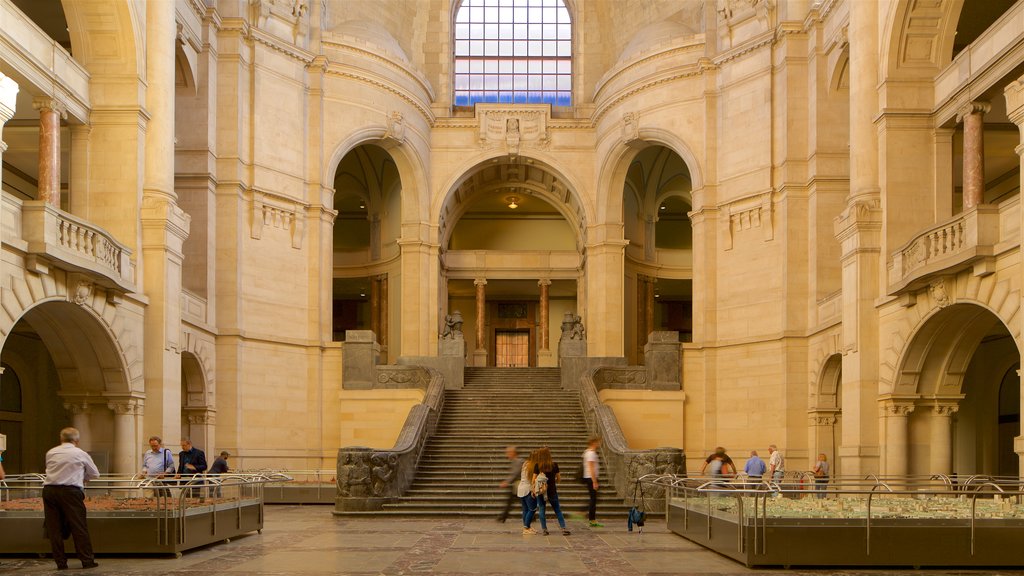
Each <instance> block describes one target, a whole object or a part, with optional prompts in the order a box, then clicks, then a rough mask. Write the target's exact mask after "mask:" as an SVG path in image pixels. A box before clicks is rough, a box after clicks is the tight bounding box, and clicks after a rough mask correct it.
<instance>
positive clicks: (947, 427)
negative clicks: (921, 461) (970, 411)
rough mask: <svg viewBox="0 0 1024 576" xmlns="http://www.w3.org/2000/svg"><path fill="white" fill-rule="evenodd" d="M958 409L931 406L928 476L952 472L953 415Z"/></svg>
mask: <svg viewBox="0 0 1024 576" xmlns="http://www.w3.org/2000/svg"><path fill="white" fill-rule="evenodd" d="M958 409H959V406H957V405H956V404H936V405H935V406H932V418H931V435H930V440H931V442H930V444H931V454H930V457H929V461H930V464H929V467H928V473H929V474H951V473H952V472H953V414H956V412H957V410H958Z"/></svg>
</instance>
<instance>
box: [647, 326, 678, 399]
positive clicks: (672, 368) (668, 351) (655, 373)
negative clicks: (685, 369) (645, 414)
mask: <svg viewBox="0 0 1024 576" xmlns="http://www.w3.org/2000/svg"><path fill="white" fill-rule="evenodd" d="M681 353H682V348H681V347H680V345H679V332H661V331H659V332H651V335H650V338H648V340H647V345H646V346H644V365H645V366H646V367H647V385H648V386H649V387H650V389H651V390H681V389H682V382H681V380H682V369H681V366H680V354H681Z"/></svg>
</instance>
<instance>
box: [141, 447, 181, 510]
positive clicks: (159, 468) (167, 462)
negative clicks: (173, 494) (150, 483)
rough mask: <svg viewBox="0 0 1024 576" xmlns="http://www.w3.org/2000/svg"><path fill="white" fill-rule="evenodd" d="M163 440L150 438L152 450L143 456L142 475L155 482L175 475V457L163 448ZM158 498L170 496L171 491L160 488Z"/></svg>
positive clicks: (157, 492)
mask: <svg viewBox="0 0 1024 576" xmlns="http://www.w3.org/2000/svg"><path fill="white" fill-rule="evenodd" d="M163 442H164V441H163V440H162V439H161V438H160V437H159V436H150V437H149V447H150V450H146V453H145V454H143V455H142V474H143V475H145V476H146V478H152V479H153V480H155V481H158V480H161V479H162V478H164V477H165V476H167V475H172V476H173V475H174V456H173V455H172V454H171V451H170V450H168V449H167V448H164V447H163ZM156 495H157V496H169V495H170V491H169V490H167V489H166V488H158V489H157V490H156Z"/></svg>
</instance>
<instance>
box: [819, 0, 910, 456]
mask: <svg viewBox="0 0 1024 576" xmlns="http://www.w3.org/2000/svg"><path fill="white" fill-rule="evenodd" d="M878 10H879V3H878V2H852V3H850V31H849V39H850V195H849V197H848V198H847V201H846V208H845V209H844V210H843V212H842V213H841V214H840V215H839V217H838V218H837V219H836V221H835V233H836V238H837V239H838V240H839V243H840V246H841V256H840V262H841V270H842V322H843V340H842V342H841V346H842V353H843V376H842V377H843V383H842V393H843V398H842V407H843V430H842V434H843V438H842V441H841V443H840V448H839V456H840V457H841V458H842V459H843V468H844V470H845V472H846V474H849V475H854V476H863V475H867V474H871V473H875V472H878V470H879V464H880V463H879V425H878V408H877V406H876V405H875V403H876V400H877V398H878V394H879V391H878V378H879V375H878V367H879V365H880V364H881V362H880V361H879V356H878V312H877V310H876V308H875V304H876V301H877V299H878V296H879V293H880V290H879V288H880V285H881V281H882V278H881V277H880V273H881V271H882V270H883V269H884V267H885V266H884V264H883V260H882V199H881V190H880V185H879V160H878V154H879V148H878V128H877V126H876V125H875V116H876V115H877V114H878V113H879V109H878V83H879V79H878V62H879V55H878V27H879V19H878ZM904 460H905V458H904Z"/></svg>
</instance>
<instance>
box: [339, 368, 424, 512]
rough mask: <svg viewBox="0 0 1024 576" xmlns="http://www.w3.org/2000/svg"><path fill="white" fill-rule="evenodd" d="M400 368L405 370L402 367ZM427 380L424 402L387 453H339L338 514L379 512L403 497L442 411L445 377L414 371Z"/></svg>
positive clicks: (349, 448) (363, 450) (357, 450)
mask: <svg viewBox="0 0 1024 576" xmlns="http://www.w3.org/2000/svg"><path fill="white" fill-rule="evenodd" d="M403 368H405V367H404V366H403ZM416 368H417V369H419V370H421V371H423V372H424V374H425V375H426V376H428V377H429V378H424V380H429V381H428V382H427V385H426V393H425V394H424V398H423V402H422V403H420V404H417V405H415V406H413V407H412V409H410V410H409V416H408V417H407V418H406V420H405V425H404V426H402V431H401V432H400V433H399V434H398V439H397V440H395V445H394V446H393V447H391V448H390V449H386V450H383V449H375V448H368V447H362V446H347V447H344V448H340V449H339V450H338V464H337V475H336V481H337V499H336V504H335V509H336V510H337V511H343V510H353V509H378V508H380V507H381V506H382V505H383V503H384V502H385V501H386V500H389V499H393V498H398V497H400V496H402V495H403V494H405V491H406V490H408V489H409V486H410V485H411V484H412V481H413V475H414V473H415V471H416V466H417V465H418V464H419V460H420V457H421V456H422V454H423V447H424V445H425V444H426V442H427V439H428V438H430V436H431V435H432V434H433V433H434V430H435V428H436V427H437V421H438V418H439V416H440V413H441V410H442V409H443V408H444V377H443V376H442V375H441V373H440V372H438V371H437V370H435V369H433V368H429V367H416Z"/></svg>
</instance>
